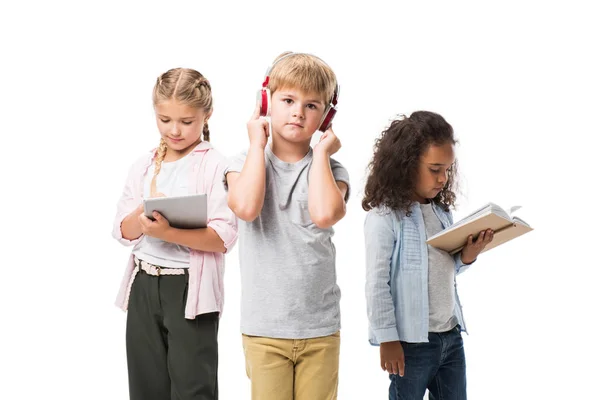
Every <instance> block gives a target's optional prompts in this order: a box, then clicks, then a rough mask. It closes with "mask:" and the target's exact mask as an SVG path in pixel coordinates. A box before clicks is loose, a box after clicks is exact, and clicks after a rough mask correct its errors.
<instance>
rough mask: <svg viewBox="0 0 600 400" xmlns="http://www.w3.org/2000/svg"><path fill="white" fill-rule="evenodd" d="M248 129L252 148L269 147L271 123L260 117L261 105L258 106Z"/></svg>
mask: <svg viewBox="0 0 600 400" xmlns="http://www.w3.org/2000/svg"><path fill="white" fill-rule="evenodd" d="M247 127H248V138H249V139H250V146H253V145H256V146H260V147H261V148H262V149H264V148H265V147H266V146H267V138H268V137H269V121H267V120H266V119H265V118H262V117H261V116H260V105H259V104H257V105H256V109H255V110H254V113H253V114H252V117H251V118H250V121H248V124H247Z"/></svg>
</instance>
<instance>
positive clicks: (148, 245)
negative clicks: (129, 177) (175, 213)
mask: <svg viewBox="0 0 600 400" xmlns="http://www.w3.org/2000/svg"><path fill="white" fill-rule="evenodd" d="M192 161H193V158H192V157H190V156H189V155H186V156H185V157H183V158H181V159H179V160H177V161H172V162H163V163H162V165H161V168H160V172H159V173H158V176H157V177H156V190H157V191H158V193H162V194H164V195H165V196H167V197H173V196H186V195H188V194H189V189H188V179H189V174H190V170H191V168H192ZM153 177H154V163H152V165H151V166H150V167H149V168H148V172H147V173H146V176H145V177H144V198H145V199H147V198H149V197H150V185H151V183H152V178H153ZM133 254H134V255H135V256H136V257H137V258H139V259H140V260H144V261H146V262H148V263H150V264H155V265H159V266H161V267H167V268H189V264H190V249H189V247H187V246H180V245H178V244H175V243H169V242H165V241H163V240H160V239H157V238H153V237H150V236H144V237H143V238H142V240H140V241H139V242H138V243H137V244H136V245H135V247H134V249H133Z"/></svg>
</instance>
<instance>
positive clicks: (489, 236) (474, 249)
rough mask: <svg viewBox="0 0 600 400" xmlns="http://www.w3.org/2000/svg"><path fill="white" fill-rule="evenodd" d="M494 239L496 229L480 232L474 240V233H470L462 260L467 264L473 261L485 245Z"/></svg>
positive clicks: (463, 250)
mask: <svg viewBox="0 0 600 400" xmlns="http://www.w3.org/2000/svg"><path fill="white" fill-rule="evenodd" d="M492 240H494V231H493V230H491V229H488V230H486V231H482V232H480V233H479V235H478V236H477V239H475V240H473V235H469V237H468V238H467V243H466V244H465V247H463V249H462V254H461V256H460V257H461V260H462V262H463V263H465V264H471V263H473V262H474V261H475V260H476V259H477V256H478V255H479V253H481V252H482V251H483V249H484V248H485V246H487V245H488V244H490V243H491V242H492Z"/></svg>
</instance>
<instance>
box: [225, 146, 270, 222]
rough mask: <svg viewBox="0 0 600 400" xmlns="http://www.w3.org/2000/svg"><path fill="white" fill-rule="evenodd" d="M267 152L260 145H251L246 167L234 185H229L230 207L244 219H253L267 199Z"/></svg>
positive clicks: (228, 199) (228, 201)
mask: <svg viewBox="0 0 600 400" xmlns="http://www.w3.org/2000/svg"><path fill="white" fill-rule="evenodd" d="M265 180H266V169H265V152H264V149H263V148H261V147H259V146H251V147H250V149H249V150H248V155H247V156H246V161H245V163H244V167H243V168H242V171H241V172H240V174H239V176H238V177H237V179H236V180H235V183H234V184H233V185H230V186H229V195H228V198H227V203H228V205H229V208H231V210H232V211H233V212H234V213H235V214H236V215H237V216H238V217H239V218H241V219H243V220H244V221H253V220H254V219H255V218H256V217H258V215H259V214H260V212H261V211H262V207H263V204H264V201H265Z"/></svg>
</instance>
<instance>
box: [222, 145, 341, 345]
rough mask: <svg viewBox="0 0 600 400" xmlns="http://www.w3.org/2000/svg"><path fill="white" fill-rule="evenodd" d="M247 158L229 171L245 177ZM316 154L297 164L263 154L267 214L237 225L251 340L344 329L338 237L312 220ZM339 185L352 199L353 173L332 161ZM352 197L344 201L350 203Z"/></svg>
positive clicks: (244, 324)
mask: <svg viewBox="0 0 600 400" xmlns="http://www.w3.org/2000/svg"><path fill="white" fill-rule="evenodd" d="M246 154H247V153H246V152H244V153H242V154H240V155H238V156H235V157H233V158H231V159H230V160H229V165H228V167H227V169H226V170H225V175H227V173H228V172H241V170H242V167H243V165H244V161H245V160H246ZM312 156H313V152H312V149H310V150H309V152H308V154H306V156H305V157H304V158H303V159H302V160H300V161H298V162H295V163H287V162H284V161H282V160H280V159H278V158H277V157H276V156H275V154H273V151H272V150H271V147H270V145H267V147H266V148H265V164H266V190H265V201H264V205H263V209H262V211H261V214H260V215H259V216H258V217H257V218H256V219H255V220H254V221H252V222H245V221H243V220H239V222H238V224H239V244H238V246H239V252H240V268H241V277H242V296H241V301H242V304H241V320H242V321H241V330H242V333H244V334H246V335H252V336H264V337H271V338H285V339H306V338H314V337H321V336H327V335H331V334H333V333H335V332H337V331H338V330H339V329H340V288H339V287H338V285H337V283H336V273H335V246H334V245H333V242H332V241H331V237H332V236H333V229H332V228H329V229H320V228H318V227H317V226H316V225H315V224H314V223H313V222H312V221H311V219H310V214H309V213H308V175H309V170H310V167H311V165H312V160H313V157H312ZM330 165H331V170H332V172H333V176H334V178H335V180H336V181H341V182H344V183H346V184H347V185H348V192H349V191H350V181H349V177H348V171H347V170H346V169H345V168H344V167H343V166H342V165H341V164H340V163H339V162H337V161H335V160H333V159H330ZM347 199H348V194H346V201H347Z"/></svg>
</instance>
